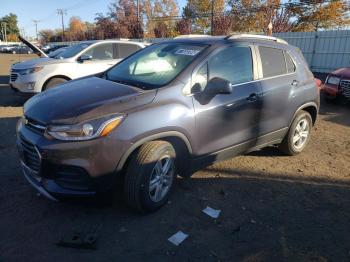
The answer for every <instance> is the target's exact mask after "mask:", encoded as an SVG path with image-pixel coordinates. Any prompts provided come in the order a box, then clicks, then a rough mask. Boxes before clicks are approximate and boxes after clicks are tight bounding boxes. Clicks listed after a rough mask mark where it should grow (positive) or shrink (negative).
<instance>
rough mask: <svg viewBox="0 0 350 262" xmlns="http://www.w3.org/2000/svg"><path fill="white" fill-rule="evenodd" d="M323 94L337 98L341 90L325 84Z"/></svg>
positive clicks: (335, 86)
mask: <svg viewBox="0 0 350 262" xmlns="http://www.w3.org/2000/svg"><path fill="white" fill-rule="evenodd" d="M322 92H323V93H324V94H325V95H327V96H328V97H334V98H335V97H336V96H337V95H338V92H339V88H338V86H337V85H330V84H324V86H323V88H322Z"/></svg>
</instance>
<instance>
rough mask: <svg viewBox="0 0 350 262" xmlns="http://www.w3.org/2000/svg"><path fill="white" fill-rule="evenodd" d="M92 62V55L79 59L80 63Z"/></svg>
mask: <svg viewBox="0 0 350 262" xmlns="http://www.w3.org/2000/svg"><path fill="white" fill-rule="evenodd" d="M88 60H92V56H91V55H82V56H81V57H79V58H78V62H80V63H84V61H88Z"/></svg>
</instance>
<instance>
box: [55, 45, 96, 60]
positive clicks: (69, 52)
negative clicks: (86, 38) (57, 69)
mask: <svg viewBox="0 0 350 262" xmlns="http://www.w3.org/2000/svg"><path fill="white" fill-rule="evenodd" d="M91 44H92V43H81V44H77V45H73V46H71V47H69V48H67V49H66V50H65V51H63V52H62V53H60V54H59V55H57V56H55V58H57V59H63V58H70V57H73V56H75V55H76V54H78V53H80V52H81V51H82V50H84V49H85V48H87V47H88V46H90V45H91Z"/></svg>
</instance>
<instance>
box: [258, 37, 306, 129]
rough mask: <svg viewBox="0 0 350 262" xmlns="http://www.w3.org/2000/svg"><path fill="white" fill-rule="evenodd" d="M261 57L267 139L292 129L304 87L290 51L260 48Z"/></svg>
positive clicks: (262, 121) (264, 124)
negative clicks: (293, 113)
mask: <svg viewBox="0 0 350 262" xmlns="http://www.w3.org/2000/svg"><path fill="white" fill-rule="evenodd" d="M257 53H258V54H260V56H258V57H260V59H259V66H260V69H261V70H260V78H261V81H260V83H261V88H262V92H263V96H262V98H263V99H262V111H261V118H260V128H259V130H260V135H265V134H268V133H271V132H274V131H279V130H281V129H284V128H286V127H288V125H289V123H290V120H291V119H290V108H291V107H293V108H294V102H293V98H294V97H295V94H296V92H295V91H296V90H297V89H298V88H299V85H300V83H299V81H298V78H297V74H296V67H295V62H294V60H293V59H292V58H291V56H290V55H289V53H288V52H287V51H286V50H282V49H278V48H275V47H272V46H268V45H260V44H259V46H257Z"/></svg>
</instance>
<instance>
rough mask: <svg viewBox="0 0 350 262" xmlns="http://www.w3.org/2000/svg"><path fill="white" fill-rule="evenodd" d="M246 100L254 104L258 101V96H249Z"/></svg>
mask: <svg viewBox="0 0 350 262" xmlns="http://www.w3.org/2000/svg"><path fill="white" fill-rule="evenodd" d="M247 100H248V101H249V102H254V101H256V100H258V96H257V95H256V94H255V93H253V94H250V95H249V96H248V97H247Z"/></svg>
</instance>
